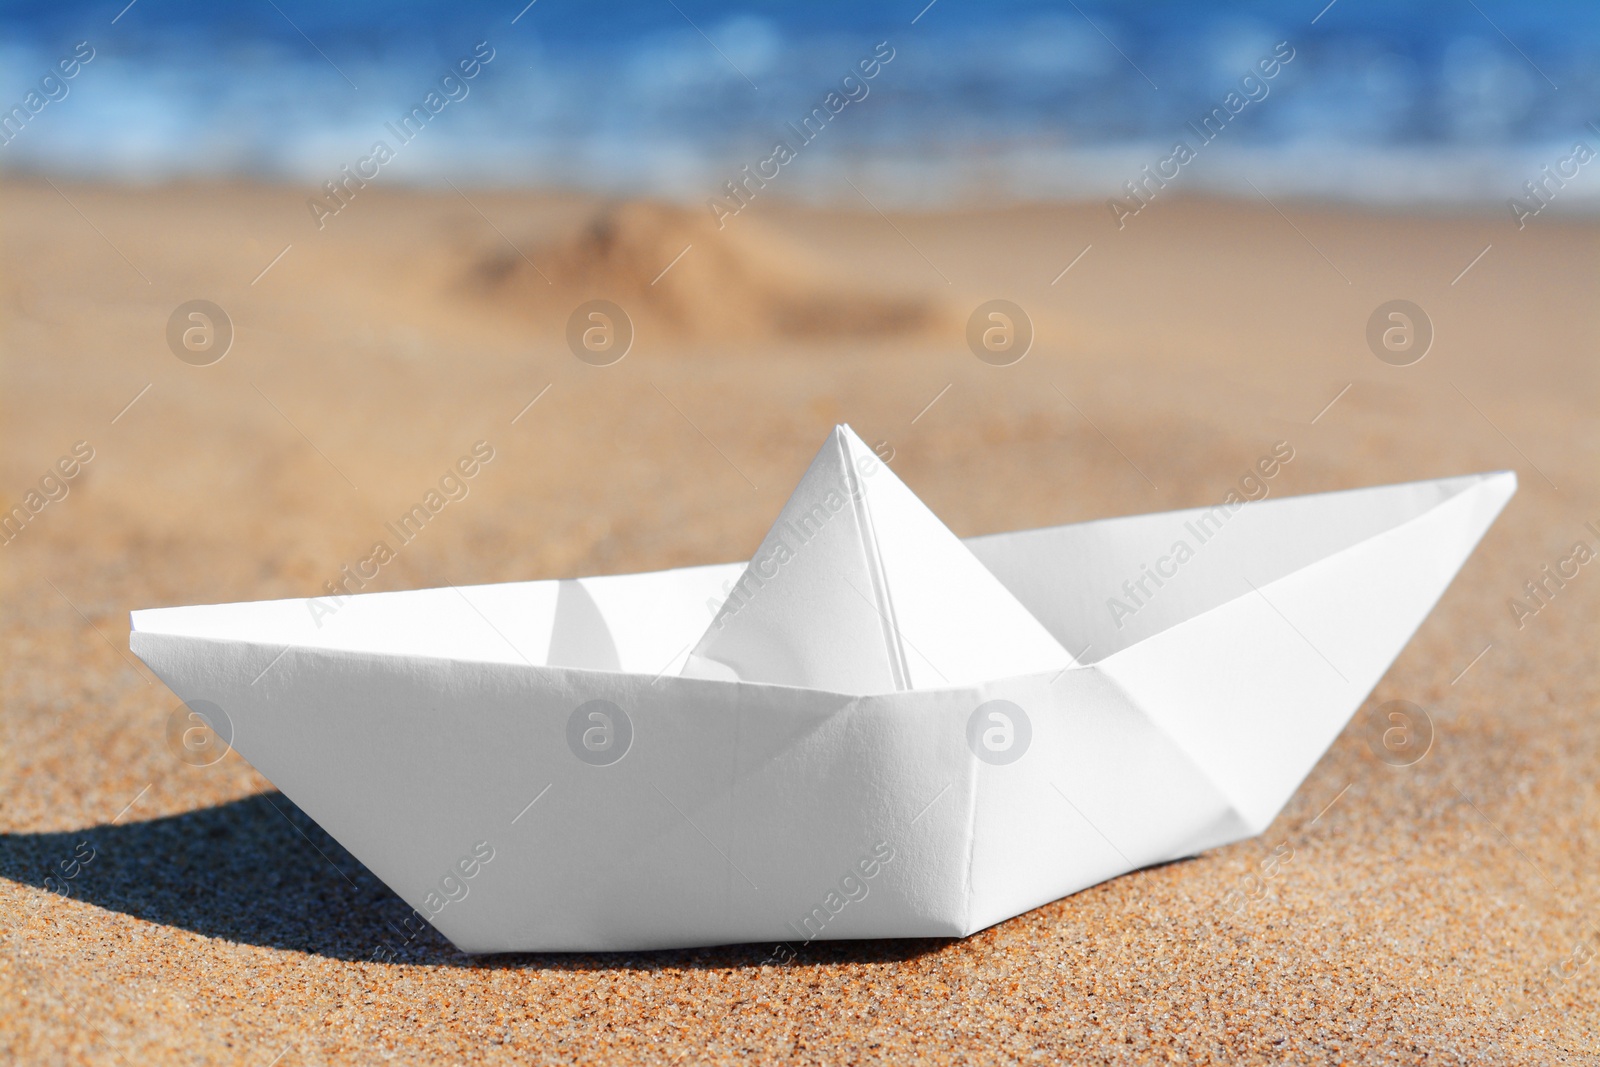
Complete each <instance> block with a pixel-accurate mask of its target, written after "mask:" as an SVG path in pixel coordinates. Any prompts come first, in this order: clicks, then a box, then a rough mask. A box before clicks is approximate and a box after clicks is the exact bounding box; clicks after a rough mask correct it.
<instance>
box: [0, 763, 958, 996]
mask: <svg viewBox="0 0 1600 1067" xmlns="http://www.w3.org/2000/svg"><path fill="white" fill-rule="evenodd" d="M0 877H4V878H8V879H10V880H12V881H14V882H20V883H22V884H23V885H27V886H32V887H34V891H33V892H31V893H26V894H25V895H26V898H27V899H25V900H24V902H23V908H24V910H25V914H24V915H23V916H22V925H21V930H20V931H19V932H25V931H26V930H27V929H28V928H29V927H34V928H36V929H38V928H40V927H39V926H38V924H39V923H40V920H41V919H43V918H45V917H47V916H48V914H49V912H50V910H51V909H56V908H61V907H64V906H69V905H66V904H65V902H64V901H63V900H62V899H61V898H63V897H71V898H72V899H74V900H77V901H81V902H83V903H86V904H91V905H94V906H96V907H100V908H105V909H107V910H109V911H117V912H121V913H123V914H125V915H131V916H133V917H135V918H138V919H143V920H146V921H147V922H153V923H161V924H163V925H166V926H173V927H177V928H180V929H183V930H189V931H192V932H194V933H197V934H202V935H204V936H206V937H214V938H220V939H223V940H226V941H233V942H237V943H240V944H246V945H257V946H261V947H264V948H274V949H288V950H292V951H296V952H306V953H311V954H313V955H318V956H326V957H329V958H332V959H339V960H349V961H374V962H386V963H395V964H427V965H432V966H453V967H474V968H499V967H511V968H534V969H548V970H569V971H590V970H610V969H627V970H657V969H661V968H676V967H692V968H707V969H708V968H726V967H759V966H763V965H774V966H779V965H781V966H816V965H830V964H839V963H893V962H903V961H906V960H909V959H914V958H916V957H918V956H922V955H926V954H928V953H931V952H936V951H938V950H939V949H940V948H942V947H944V946H945V945H947V944H948V943H949V941H948V940H947V939H942V938H939V939H933V938H930V939H906V940H877V941H826V942H823V941H819V942H812V943H808V944H803V945H802V944H791V945H788V946H779V945H769V944H755V945H729V946H723V947H718V948H703V949H684V950H675V951H658V952H629V953H542V954H528V953H505V954H500V955H492V956H469V955H466V954H464V953H461V952H458V951H456V949H455V948H454V947H452V946H451V944H450V943H449V942H448V941H446V940H445V939H444V938H443V937H442V936H441V935H440V934H439V933H438V932H437V931H435V930H434V929H433V928H432V927H431V926H428V925H427V924H426V923H424V922H422V921H421V918H420V917H419V916H417V915H416V913H415V912H413V911H412V910H411V908H410V907H409V906H408V905H407V904H406V903H405V902H404V901H402V900H401V899H400V898H399V897H397V896H396V895H395V894H394V893H393V892H391V891H390V889H389V888H388V887H387V886H385V885H384V884H383V883H382V882H381V881H379V880H378V879H377V878H376V877H375V876H374V875H373V874H372V872H370V871H368V870H367V869H366V867H364V866H362V864H361V863H360V861H358V860H357V859H356V858H355V857H354V856H352V855H350V853H348V852H346V851H345V850H344V849H343V848H342V847H340V845H339V844H338V842H336V841H335V840H334V839H333V838H332V837H330V836H328V834H327V833H326V832H324V831H323V829H322V828H321V827H320V826H318V825H317V824H316V823H315V822H314V821H312V820H311V819H310V818H309V817H308V816H306V815H305V813H303V812H302V811H300V809H299V808H297V807H295V806H294V805H293V804H291V803H290V802H289V800H288V799H287V798H286V797H284V796H283V795H282V794H281V793H262V794H259V795H257V796H253V797H246V798H244V799H242V800H235V801H232V802H230V803H227V804H219V805H217V806H215V807H210V808H201V809H198V810H196V811H189V812H184V813H183V814H181V815H171V816H167V817H165V818H160V819H151V820H148V821H145V822H130V823H127V824H124V825H110V824H108V825H104V826H94V827H89V828H87V829H83V830H70V831H64V832H60V833H39V834H0Z"/></svg>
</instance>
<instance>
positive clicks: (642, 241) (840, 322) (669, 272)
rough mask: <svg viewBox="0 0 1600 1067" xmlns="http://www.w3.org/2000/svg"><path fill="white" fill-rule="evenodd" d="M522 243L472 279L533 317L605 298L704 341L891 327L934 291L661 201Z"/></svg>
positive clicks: (923, 306)
mask: <svg viewBox="0 0 1600 1067" xmlns="http://www.w3.org/2000/svg"><path fill="white" fill-rule="evenodd" d="M525 250H526V251H527V253H528V256H529V258H530V259H532V261H533V265H530V264H529V263H528V262H527V261H526V260H524V259H523V258H522V257H521V256H520V255H518V254H517V253H515V252H510V251H509V250H506V249H504V247H503V246H502V248H501V249H497V250H495V251H493V252H492V253H490V254H488V255H486V256H484V257H483V258H481V259H480V260H479V261H478V262H477V264H476V265H475V269H474V275H475V277H474V281H475V282H476V284H478V285H480V286H483V287H485V288H486V289H488V291H489V292H491V293H492V294H494V296H495V298H496V299H497V300H509V301H512V302H514V303H515V304H516V305H518V306H519V307H525V308H526V309H528V310H530V311H533V312H534V313H536V314H539V315H541V316H543V315H548V314H551V313H552V312H554V313H559V314H563V315H564V314H566V313H567V312H569V311H570V310H571V309H572V308H574V307H576V306H577V305H578V304H579V303H581V302H583V301H584V300H591V299H605V300H611V301H614V302H616V303H617V304H619V305H621V306H622V307H623V308H624V309H625V310H627V312H628V314H629V315H630V316H631V317H632V318H634V319H635V320H636V321H640V322H646V323H649V324H650V325H651V326H652V327H654V328H655V329H658V330H661V331H663V332H665V333H669V334H671V335H674V336H679V337H700V338H707V339H712V338H730V337H738V338H751V337H781V336H793V337H817V336H846V335H856V336H860V335H872V334H891V333H893V334H898V333H906V332H911V331H919V330H925V329H928V328H929V327H930V326H932V325H933V324H934V323H935V322H936V321H937V320H938V319H939V315H938V310H937V308H936V306H935V305H934V303H933V302H932V301H929V300H926V299H922V298H919V297H915V296H906V295H902V294H895V293H885V292H867V291H864V290H862V289H860V288H857V287H853V286H846V285H843V284H840V283H839V282H838V281H836V280H834V279H833V278H831V277H830V276H829V272H828V270H827V268H826V266H825V265H824V264H821V263H819V262H817V261H816V260H815V258H814V257H812V256H810V255H809V254H807V253H806V252H804V251H802V250H800V249H797V248H795V247H794V246H793V244H792V242H790V241H788V240H786V239H785V238H784V237H783V236H782V235H781V234H777V233H775V232H773V231H772V230H770V229H767V228H765V227H762V226H761V225H759V223H758V222H757V221H756V220H751V219H740V220H739V221H738V224H737V228H735V227H733V226H729V227H728V228H726V229H722V230H719V229H717V227H716V226H715V224H714V223H713V221H712V220H711V218H710V217H709V215H708V214H707V213H705V212H703V211H695V210H692V209H688V208H680V207H674V206H670V205H665V204H659V203H653V202H643V201H631V202H628V203H623V204H619V205H614V206H611V207H607V208H604V209H602V210H600V211H598V212H597V213H596V214H595V215H594V216H593V217H592V218H591V219H590V220H589V221H588V222H587V223H586V224H585V225H584V226H583V227H582V228H581V229H580V230H579V231H578V232H576V233H574V234H572V235H571V236H569V237H567V238H566V239H564V240H560V241H557V242H554V243H552V244H548V245H545V246H543V247H534V248H526V247H525ZM536 268H537V269H536ZM541 275H542V276H541Z"/></svg>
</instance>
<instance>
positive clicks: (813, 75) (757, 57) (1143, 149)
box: [0, 0, 1600, 206]
mask: <svg viewBox="0 0 1600 1067" xmlns="http://www.w3.org/2000/svg"><path fill="white" fill-rule="evenodd" d="M1325 2H1326V0H1324V3H1325ZM502 6H505V5H502ZM516 7H517V5H509V6H507V8H508V9H507V10H501V9H500V6H497V7H495V8H494V9H492V10H491V8H490V7H488V6H486V5H470V9H469V10H463V9H462V5H459V4H452V3H445V2H443V0H438V2H429V0H412V2H408V3H348V4H338V5H331V4H316V3H305V2H300V0H276V2H275V3H265V2H263V3H258V4H246V5H226V6H223V7H219V6H217V5H214V4H206V3H200V2H165V3H160V4H154V3H144V2H141V3H136V4H134V5H132V6H130V7H129V8H128V9H127V10H126V11H123V10H122V5H121V4H118V3H110V4H103V5H95V4H73V5H41V4H30V3H14V2H8V3H7V4H6V5H4V15H3V18H4V26H5V40H4V43H3V45H0V61H3V67H4V69H5V71H6V72H7V74H6V75H5V88H6V92H7V95H6V96H5V97H4V98H3V99H5V100H6V101H7V103H8V104H9V103H11V102H14V101H20V100H21V98H22V96H23V95H24V94H25V93H26V92H27V91H28V90H29V89H30V88H32V83H33V82H34V81H35V80H36V75H35V72H39V73H43V72H45V71H47V70H49V69H50V67H51V66H52V65H53V64H54V63H55V61H56V60H57V59H59V58H60V56H59V55H58V53H63V54H65V52H68V51H70V46H71V45H73V44H75V43H76V42H77V41H79V40H85V39H87V40H88V41H89V43H90V44H91V45H92V46H93V47H94V49H95V53H96V58H95V59H94V61H93V64H92V77H86V78H83V79H81V80H79V81H75V82H74V83H72V85H71V92H72V103H71V104H70V105H65V104H63V106H61V107H59V108H55V107H52V110H51V113H50V114H49V115H48V118H45V117H43V116H41V118H40V120H39V122H38V125H37V127H36V128H30V129H29V130H28V134H27V136H26V137H19V138H18V139H17V140H16V142H15V143H14V144H7V145H6V147H5V162H6V166H7V167H8V169H12V170H41V171H46V172H49V173H52V174H62V175H69V174H70V175H75V176H80V177H87V178H99V179H108V180H118V181H140V182H151V181H159V180H170V179H173V178H196V177H206V178H219V177H224V178H226V177H235V178H237V177H249V178H252V179H257V180H263V179H270V180H280V181H293V182H309V183H311V184H313V185H315V184H320V182H321V181H323V180H325V179H326V178H327V177H328V176H329V175H330V174H333V173H335V172H336V171H337V170H338V167H339V166H340V165H341V164H345V163H350V162H352V161H353V160H352V153H355V152H357V151H358V150H361V151H364V150H365V149H366V148H367V147H368V142H370V141H371V139H372V137H373V136H374V132H375V131H378V130H380V129H381V127H382V124H383V123H385V122H389V121H394V120H396V119H397V118H398V115H399V113H400V112H401V111H403V110H404V109H403V108H401V107H400V105H401V104H402V103H409V102H415V101H413V100H412V98H413V97H416V98H418V99H420V97H421V95H422V92H423V91H424V89H425V88H426V87H427V86H428V85H429V84H430V83H431V82H433V81H434V80H436V78H437V77H438V75H439V74H440V73H441V72H443V71H445V70H448V69H449V68H450V67H451V66H452V65H453V64H454V62H455V61H456V60H457V59H459V58H461V55H465V54H469V53H470V50H471V46H472V45H474V44H475V43H477V42H478V41H480V40H486V41H488V42H489V43H490V44H491V45H492V46H493V48H494V49H495V50H496V54H497V58H496V59H495V60H494V63H493V65H492V68H491V69H492V75H491V76H488V77H484V78H481V79H478V80H476V81H474V82H473V83H472V85H471V94H472V97H473V102H472V103H471V105H470V106H467V107H463V108H461V109H460V113H459V114H452V115H451V116H450V120H449V122H448V123H444V124H441V126H440V128H439V129H437V130H430V132H429V137H428V138H427V139H426V143H421V144H418V145H416V146H415V148H413V149H408V151H407V153H406V157H405V158H404V160H402V161H400V162H399V163H398V164H397V166H396V168H395V172H394V173H393V174H388V173H386V174H385V180H386V181H391V182H395V183H401V184H411V185H422V186H438V185H440V184H442V182H443V181H444V180H445V179H453V180H456V181H470V182H474V183H477V184H495V185H508V186H534V187H545V188H548V187H567V188H577V189H583V190H586V191H596V190H600V191H604V192H607V193H616V194H627V195H638V194H648V195H658V196H670V197H675V198H682V199H686V200H688V201H690V202H698V201H699V200H700V199H702V198H703V197H704V196H705V195H706V190H707V188H708V187H714V186H716V185H718V184H719V183H720V182H722V181H723V180H725V179H726V178H727V177H728V175H729V172H730V170H734V169H737V168H738V167H739V166H740V165H742V164H744V163H749V162H753V161H754V159H755V158H756V156H757V155H761V156H765V154H766V149H768V148H769V147H770V146H769V144H768V142H769V141H770V140H771V139H772V136H773V134H774V133H775V132H776V131H778V130H780V129H781V127H782V124H783V123H785V122H788V121H796V122H798V120H799V118H800V116H802V115H804V114H806V113H808V112H809V111H810V110H811V108H812V107H814V106H816V105H817V104H818V103H819V101H820V97H821V95H822V93H823V91H824V90H826V89H828V88H831V87H833V86H832V84H831V83H832V82H834V81H837V80H838V78H840V77H842V76H843V75H844V74H846V73H848V72H849V71H850V70H851V69H852V68H853V67H854V65H855V63H856V61H857V60H859V59H861V58H862V57H863V56H869V55H870V54H871V46H872V45H875V44H876V43H877V42H879V41H885V40H886V41H888V42H889V43H890V45H891V46H892V47H893V49H894V54H895V59H894V60H893V61H892V65H891V70H892V73H890V74H889V75H888V76H885V77H881V78H875V79H872V81H871V84H870V90H871V95H872V97H873V101H872V103H871V105H870V106H866V107H862V108H860V109H858V111H855V112H852V113H851V115H850V120H849V122H848V123H841V124H840V126H839V128H838V130H837V131H833V132H832V135H831V136H830V137H828V138H827V140H826V143H825V144H819V145H818V146H817V148H816V150H815V152H814V153H811V154H810V158H808V159H807V160H806V164H805V167H804V171H805V174H804V177H803V178H801V179H796V180H794V181H793V183H792V184H793V186H794V187H793V188H786V189H785V193H786V195H789V196H793V197H798V198H802V199H811V200H819V201H828V200H833V199H849V198H850V197H851V196H853V194H852V193H851V191H850V189H849V188H848V186H846V185H845V184H844V180H845V179H846V178H848V179H850V180H851V181H854V182H856V183H857V184H858V185H860V186H861V188H862V189H863V190H864V191H866V192H867V193H869V194H870V195H873V196H874V199H879V198H880V197H881V201H880V202H883V203H886V204H892V205H895V206H913V205H915V206H949V205H951V204H959V203H969V202H979V203H987V204H993V203H994V202H995V201H996V200H997V199H1004V198H1011V199H1017V198H1038V197H1059V196H1068V197H1088V198H1094V197H1102V196H1108V195H1118V194H1120V192H1121V186H1122V183H1123V182H1124V181H1126V180H1128V177H1129V175H1130V172H1131V171H1137V169H1138V167H1139V166H1140V165H1142V164H1144V163H1146V162H1149V161H1150V158H1151V153H1153V152H1160V153H1165V152H1166V151H1167V150H1168V149H1169V148H1170V147H1171V143H1172V141H1173V139H1174V137H1177V136H1180V135H1181V134H1182V132H1183V130H1184V127H1185V124H1186V123H1187V122H1189V121H1191V120H1198V119H1199V118H1200V116H1201V115H1202V114H1203V113H1205V112H1206V111H1208V110H1209V109H1210V107H1211V106H1213V105H1214V104H1217V103H1220V102H1221V99H1222V97H1223V95H1224V94H1225V93H1226V92H1228V91H1230V90H1233V89H1235V88H1236V87H1237V83H1238V82H1239V80H1240V78H1241V76H1242V75H1244V74H1246V73H1249V72H1251V70H1252V68H1253V67H1254V65H1255V63H1256V62H1257V60H1259V59H1261V58H1262V57H1263V56H1266V55H1270V53H1271V50H1272V48H1273V46H1274V45H1276V44H1277V43H1278V42H1280V41H1288V42H1289V43H1290V44H1291V45H1292V46H1293V47H1294V49H1295V52H1294V54H1295V59H1294V60H1293V62H1292V64H1291V66H1290V68H1289V69H1288V70H1287V72H1286V75H1287V76H1285V77H1282V78H1279V79H1274V80H1273V81H1272V83H1271V86H1270V88H1271V95H1272V97H1273V98H1274V99H1273V100H1272V103H1271V104H1270V106H1266V107H1262V108H1260V109H1259V113H1254V114H1251V115H1250V118H1249V121H1248V122H1245V123H1241V125H1240V126H1239V128H1238V129H1236V130H1233V131H1230V134H1229V138H1228V140H1229V142H1230V144H1229V148H1228V151H1227V152H1226V153H1218V156H1219V158H1217V159H1208V160H1206V161H1205V164H1204V165H1203V166H1200V167H1197V168H1196V170H1195V173H1194V174H1193V175H1186V178H1185V184H1186V188H1188V189H1189V190H1190V191H1191V192H1202V191H1211V192H1223V193H1232V194H1240V193H1243V194H1245V195H1248V194H1249V193H1250V190H1249V188H1248V187H1247V186H1246V185H1245V179H1246V178H1249V179H1250V180H1251V181H1253V182H1254V183H1255V184H1256V185H1258V186H1259V187H1260V188H1261V189H1263V190H1264V191H1266V192H1267V193H1269V194H1272V193H1284V194H1297V195H1316V196H1323V197H1331V198H1334V199H1339V200H1351V201H1356V202H1362V203H1381V204H1401V205H1415V204H1440V203H1446V204H1450V203H1454V204H1462V203H1474V202H1481V201H1488V202H1490V203H1498V202H1501V201H1503V200H1504V199H1505V197H1507V196H1508V195H1510V194H1511V193H1513V192H1515V191H1517V190H1518V189H1519V188H1520V186H1521V183H1522V181H1523V180H1525V179H1526V178H1527V177H1528V176H1529V175H1530V174H1532V173H1535V172H1537V170H1538V168H1539V166H1540V165H1541V164H1542V163H1544V162H1546V156H1548V155H1549V154H1550V153H1552V152H1557V153H1559V152H1563V151H1565V150H1567V149H1569V148H1570V147H1571V142H1572V140H1573V139H1574V138H1575V137H1580V138H1581V137H1589V136H1593V135H1594V134H1593V131H1592V130H1591V129H1590V128H1589V127H1588V125H1587V123H1589V122H1590V121H1591V120H1593V118H1594V100H1595V94H1596V91H1597V89H1600V73H1597V71H1596V63H1595V59H1594V56H1595V55H1596V52H1597V48H1600V12H1597V11H1596V9H1595V8H1594V6H1593V5H1591V4H1583V3H1577V2H1572V0H1552V2H1549V3H1541V4H1535V5H1529V4H1519V3H1511V2H1507V0H1482V2H1479V3H1469V2H1466V0H1437V2H1422V0H1414V2H1408V3H1401V4H1384V5H1374V4H1363V3H1349V2H1347V0H1338V2H1335V3H1333V4H1327V5H1326V7H1325V8H1323V7H1322V6H1321V5H1318V4H1316V3H1297V4H1284V3H1269V2H1265V0H1258V2H1250V0H1244V2H1241V0H1220V2H1214V3H1205V4H1190V3H1183V2H1179V0H1167V2H1157V3H1149V4H1121V3H1108V2H1104V0H1084V2H1082V3H1079V4H1073V3H1067V2H1065V0H1060V2H1054V3H1052V2H1046V0H1001V2H996V3H987V4H981V5H978V4H958V3H949V2H945V0H939V2H936V3H934V4H931V5H928V6H927V8H926V9H923V8H922V5H920V4H917V3H910V4H904V3H896V4H872V5H861V4H851V3H842V2H833V0H827V2H821V3H814V4H804V5H801V4H785V3H776V2H770V0H769V2H765V3H756V4H732V3H705V2H694V0H681V2H678V3H665V2H648V0H646V2H636V3H616V2H612V3H598V4H581V5H580V4H575V3H569V2H562V0H539V2H537V3H534V4H532V5H530V6H529V7H527V9H526V10H524V11H521V12H519V11H517V10H516ZM508 12H509V13H508ZM113 17H115V22H113V21H112V19H113ZM514 17H515V19H516V21H515V22H513V21H512V19H513V18H514ZM913 19H914V20H915V21H914V22H913ZM1313 20H1315V21H1313ZM1558 88H1559V89H1560V90H1561V91H1559V92H1558V91H1557V89H1558ZM1585 185H1586V187H1585V188H1582V189H1579V190H1574V191H1573V193H1572V194H1571V196H1570V200H1571V201H1573V205H1571V206H1576V204H1577V202H1578V201H1581V200H1592V198H1593V196H1594V192H1593V189H1592V188H1591V187H1587V186H1590V185H1592V183H1585ZM1564 199H1567V198H1566V197H1564Z"/></svg>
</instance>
